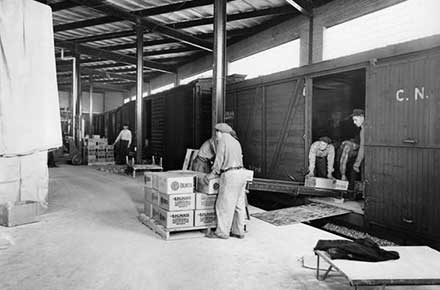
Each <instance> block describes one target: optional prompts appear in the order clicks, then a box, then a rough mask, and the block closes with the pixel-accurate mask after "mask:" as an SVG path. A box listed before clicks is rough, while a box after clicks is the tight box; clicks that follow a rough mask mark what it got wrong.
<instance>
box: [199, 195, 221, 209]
mask: <svg viewBox="0 0 440 290" xmlns="http://www.w3.org/2000/svg"><path fill="white" fill-rule="evenodd" d="M216 200H217V194H206V193H199V192H196V209H212V208H214V207H215V202H216Z"/></svg>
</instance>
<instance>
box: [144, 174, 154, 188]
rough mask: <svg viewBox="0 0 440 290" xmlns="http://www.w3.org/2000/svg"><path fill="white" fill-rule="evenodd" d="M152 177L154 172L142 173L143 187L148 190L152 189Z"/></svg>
mask: <svg viewBox="0 0 440 290" xmlns="http://www.w3.org/2000/svg"><path fill="white" fill-rule="evenodd" d="M153 175H154V172H148V171H147V172H144V183H145V186H148V187H150V188H153Z"/></svg>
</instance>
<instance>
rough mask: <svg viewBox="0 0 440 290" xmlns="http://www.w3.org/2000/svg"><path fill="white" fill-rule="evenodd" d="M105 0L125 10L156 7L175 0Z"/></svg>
mask: <svg viewBox="0 0 440 290" xmlns="http://www.w3.org/2000/svg"><path fill="white" fill-rule="evenodd" d="M179 1H180V0H179ZM106 2H107V3H110V4H112V5H115V6H119V7H121V8H124V9H126V10H140V9H146V8H151V7H156V6H162V5H167V4H172V3H175V2H177V1H173V0H149V1H145V0H107V1H106Z"/></svg>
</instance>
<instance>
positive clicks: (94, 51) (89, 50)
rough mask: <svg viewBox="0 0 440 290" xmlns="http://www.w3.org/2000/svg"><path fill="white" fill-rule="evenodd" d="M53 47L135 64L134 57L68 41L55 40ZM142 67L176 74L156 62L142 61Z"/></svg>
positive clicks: (174, 69)
mask: <svg viewBox="0 0 440 290" xmlns="http://www.w3.org/2000/svg"><path fill="white" fill-rule="evenodd" d="M55 46H56V47H62V48H67V49H70V50H72V51H73V50H74V49H75V47H76V48H77V49H78V52H79V53H81V54H87V55H89V56H93V57H98V58H105V59H108V60H113V61H115V62H123V63H128V64H136V57H134V56H130V55H126V54H121V53H116V52H112V51H108V50H105V49H100V48H94V47H91V46H86V45H82V44H76V45H75V43H73V42H70V41H64V40H57V39H55ZM144 67H147V68H151V69H154V70H157V71H161V72H166V73H176V68H175V67H173V66H169V65H164V64H160V63H158V62H154V61H149V60H144Z"/></svg>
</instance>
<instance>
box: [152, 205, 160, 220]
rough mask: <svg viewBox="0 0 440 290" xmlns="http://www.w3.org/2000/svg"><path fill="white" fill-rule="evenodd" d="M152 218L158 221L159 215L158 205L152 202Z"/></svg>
mask: <svg viewBox="0 0 440 290" xmlns="http://www.w3.org/2000/svg"><path fill="white" fill-rule="evenodd" d="M151 210H152V214H151V215H152V218H153V219H154V220H156V221H159V216H160V214H159V213H160V207H159V205H157V204H153V206H152V208H151Z"/></svg>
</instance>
